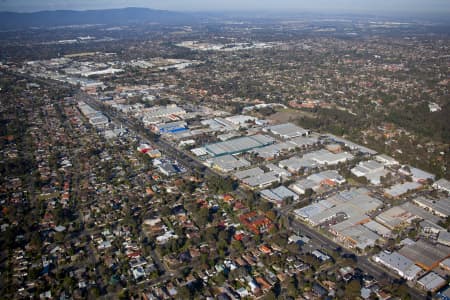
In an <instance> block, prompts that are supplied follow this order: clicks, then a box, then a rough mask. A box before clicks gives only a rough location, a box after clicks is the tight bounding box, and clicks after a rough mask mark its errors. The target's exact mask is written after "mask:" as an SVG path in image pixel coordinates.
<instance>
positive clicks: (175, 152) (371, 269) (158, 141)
mask: <svg viewBox="0 0 450 300" xmlns="http://www.w3.org/2000/svg"><path fill="white" fill-rule="evenodd" d="M82 96H83V100H84V101H85V102H86V103H88V104H89V105H91V106H92V107H93V108H95V109H97V110H99V111H102V112H103V113H104V114H105V115H106V116H107V117H109V118H110V119H111V120H113V121H115V122H118V123H122V124H124V125H126V126H127V127H129V128H130V129H132V130H133V131H135V132H136V133H139V134H140V135H141V137H143V138H145V139H147V140H149V141H151V142H152V143H154V144H155V145H156V146H157V147H159V148H160V149H161V150H163V151H164V152H165V153H166V154H168V155H169V156H171V157H172V158H173V159H176V160H178V161H180V162H181V163H182V164H184V165H185V166H186V167H191V168H190V169H191V170H192V171H196V172H198V173H200V174H201V173H204V174H205V175H215V176H220V177H225V176H224V175H223V174H221V173H218V172H216V171H214V170H212V169H210V168H206V167H205V166H204V165H203V164H202V163H201V162H199V161H198V160H197V159H195V158H194V157H191V156H190V155H188V154H186V153H185V152H184V151H182V150H179V149H177V148H176V146H175V145H172V144H170V143H169V142H167V141H165V140H164V139H162V138H159V137H157V136H155V135H154V134H152V133H151V132H150V131H149V130H148V129H146V128H144V127H143V126H142V125H140V124H137V122H135V121H132V120H130V119H129V118H125V117H123V116H121V115H120V114H119V113H117V112H112V111H110V110H107V109H106V107H105V106H104V104H102V103H99V101H98V100H95V99H93V98H92V97H91V96H89V95H86V94H82ZM238 192H239V193H240V194H243V192H244V190H243V189H242V188H239V191H238ZM278 212H279V213H280V214H281V215H282V217H285V218H287V219H288V221H289V227H290V228H291V229H293V230H294V231H296V232H301V233H302V234H303V235H306V236H309V237H310V238H312V239H313V240H314V241H315V243H316V244H320V245H321V246H322V248H323V249H328V250H334V249H336V248H338V247H340V245H338V244H337V243H335V242H334V241H333V240H331V239H330V238H328V237H326V236H324V235H323V234H321V233H319V232H317V231H316V230H315V229H313V228H311V227H309V226H308V225H306V224H303V223H302V222H300V221H298V220H296V219H295V218H293V217H291V215H290V211H289V210H286V209H280V210H278ZM343 253H347V254H351V253H350V252H348V251H345V250H344V251H343ZM357 265H358V267H359V268H360V269H361V270H363V271H365V272H367V273H368V274H371V275H372V276H374V277H375V278H376V279H377V280H382V279H386V277H388V278H390V279H391V280H393V279H399V277H398V276H397V275H396V274H393V273H391V272H389V271H387V270H385V269H384V268H383V267H381V266H379V265H378V264H376V263H374V262H372V261H371V260H370V258H369V257H368V256H357ZM408 292H409V294H410V296H411V299H415V300H422V299H426V297H425V296H424V295H422V294H421V293H420V292H419V291H418V290H417V289H415V288H412V287H409V286H408Z"/></svg>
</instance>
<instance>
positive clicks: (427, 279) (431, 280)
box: [417, 272, 447, 292]
mask: <svg viewBox="0 0 450 300" xmlns="http://www.w3.org/2000/svg"><path fill="white" fill-rule="evenodd" d="M417 284H418V285H419V286H420V287H421V288H423V289H424V290H425V291H427V292H436V291H437V290H439V289H440V288H441V287H443V286H444V285H446V284H447V281H446V280H445V279H444V278H442V277H441V276H439V275H438V274H436V273H434V272H430V273H428V274H427V275H425V276H423V277H422V278H420V279H419V280H417Z"/></svg>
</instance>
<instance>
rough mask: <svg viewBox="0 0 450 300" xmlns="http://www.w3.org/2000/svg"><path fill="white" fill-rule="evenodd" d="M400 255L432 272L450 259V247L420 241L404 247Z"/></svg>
mask: <svg viewBox="0 0 450 300" xmlns="http://www.w3.org/2000/svg"><path fill="white" fill-rule="evenodd" d="M399 253H400V254H401V255H403V256H405V257H407V258H409V259H410V260H412V261H414V262H415V264H416V265H418V266H420V267H421V268H422V269H424V270H426V271H431V270H433V269H434V268H436V267H438V266H439V263H440V262H441V261H443V260H445V259H446V258H449V257H450V247H448V246H444V245H440V244H431V243H429V242H428V241H425V240H419V241H417V242H414V243H412V244H409V245H406V246H404V247H403V248H402V249H400V250H399Z"/></svg>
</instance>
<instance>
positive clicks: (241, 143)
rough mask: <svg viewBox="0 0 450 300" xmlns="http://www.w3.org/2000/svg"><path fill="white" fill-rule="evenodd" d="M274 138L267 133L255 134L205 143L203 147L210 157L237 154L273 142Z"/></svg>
mask: <svg viewBox="0 0 450 300" xmlns="http://www.w3.org/2000/svg"><path fill="white" fill-rule="evenodd" d="M274 142H275V140H274V139H273V138H271V137H269V136H267V135H262V134H256V135H252V136H244V137H240V138H236V139H231V140H228V141H225V142H219V143H215V144H209V145H206V146H205V147H204V148H205V149H206V151H208V153H209V154H210V155H211V156H212V157H217V156H222V155H230V154H238V153H242V152H247V151H250V150H253V149H256V148H261V147H264V146H267V145H270V144H273V143H274Z"/></svg>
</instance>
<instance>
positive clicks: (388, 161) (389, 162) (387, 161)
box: [375, 154, 398, 166]
mask: <svg viewBox="0 0 450 300" xmlns="http://www.w3.org/2000/svg"><path fill="white" fill-rule="evenodd" d="M375 160H376V161H379V162H380V163H382V164H384V165H385V166H394V165H398V161H397V160H396V159H394V158H392V157H390V156H387V155H385V154H379V155H377V156H375Z"/></svg>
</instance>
